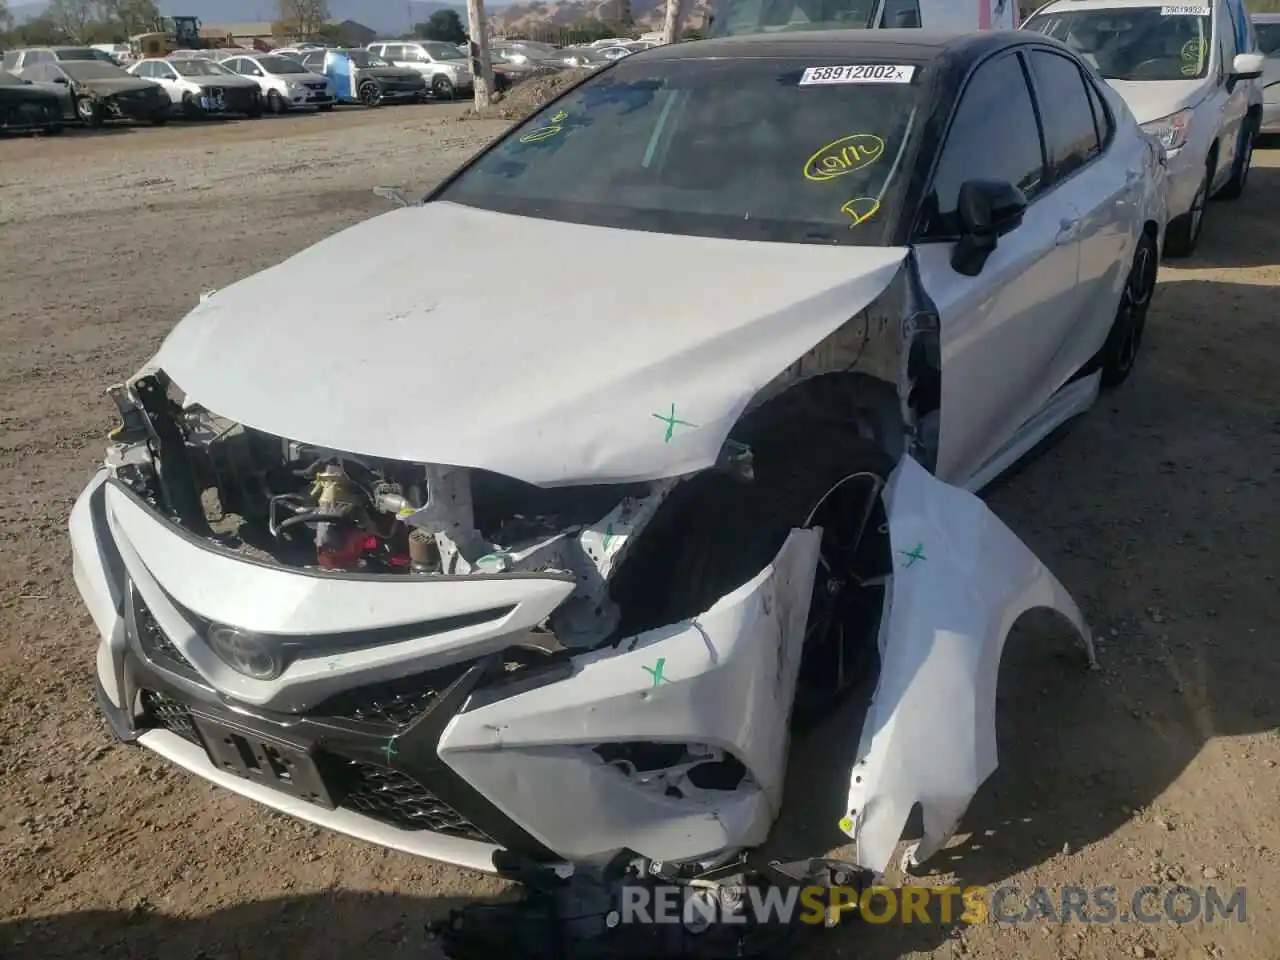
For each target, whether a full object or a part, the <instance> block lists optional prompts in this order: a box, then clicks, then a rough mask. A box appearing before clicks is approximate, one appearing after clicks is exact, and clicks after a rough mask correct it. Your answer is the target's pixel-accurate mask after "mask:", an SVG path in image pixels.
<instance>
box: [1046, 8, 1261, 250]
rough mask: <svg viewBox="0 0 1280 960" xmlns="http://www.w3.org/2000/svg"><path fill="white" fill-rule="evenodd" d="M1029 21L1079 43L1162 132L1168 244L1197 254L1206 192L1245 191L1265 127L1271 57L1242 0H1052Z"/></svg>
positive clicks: (1149, 125)
mask: <svg viewBox="0 0 1280 960" xmlns="http://www.w3.org/2000/svg"><path fill="white" fill-rule="evenodd" d="M1023 26H1024V28H1025V29H1027V30H1036V31H1038V32H1040V33H1043V34H1046V35H1047V36H1050V37H1053V38H1055V39H1057V40H1061V41H1063V42H1064V43H1066V44H1067V45H1068V46H1070V47H1071V48H1072V49H1074V50H1075V51H1076V53H1078V54H1079V55H1080V56H1081V58H1083V59H1084V60H1085V61H1086V62H1088V63H1089V64H1090V65H1091V66H1092V67H1093V68H1094V69H1096V70H1097V71H1098V73H1099V74H1100V75H1101V76H1102V77H1103V79H1105V80H1106V81H1107V83H1109V84H1110V85H1111V86H1112V87H1114V88H1115V90H1116V91H1117V92H1118V93H1119V94H1120V96H1122V97H1123V98H1124V100H1125V102H1126V103H1127V104H1128V105H1129V109H1131V110H1132V111H1133V113H1134V115H1135V116H1136V117H1137V118H1138V122H1139V123H1141V124H1142V125H1143V128H1144V129H1146V130H1147V132H1149V133H1152V134H1154V135H1155V136H1158V137H1159V138H1160V140H1161V142H1162V143H1163V144H1164V146H1165V150H1166V151H1167V153H1168V163H1169V218H1170V220H1169V230H1168V233H1167V235H1166V239H1165V252H1166V253H1168V254H1169V255H1170V256H1186V255H1187V254H1189V253H1191V252H1192V250H1194V249H1195V246H1196V242H1197V241H1198V240H1199V239H1200V228H1201V226H1202V224H1203V222H1204V210H1205V206H1206V204H1207V203H1208V201H1209V200H1210V199H1211V198H1214V197H1219V198H1221V199H1224V200H1229V199H1234V198H1236V197H1238V196H1240V193H1241V191H1243V190H1244V186H1245V181H1246V180H1247V179H1248V176H1249V168H1250V165H1251V163H1252V161H1253V144H1254V141H1255V140H1256V139H1257V136H1258V132H1259V131H1260V130H1261V128H1262V90H1261V85H1260V84H1259V83H1258V78H1259V77H1260V76H1261V75H1262V68H1263V57H1262V55H1261V54H1260V53H1259V52H1258V41H1257V37H1256V35H1255V33H1254V29H1253V24H1252V23H1251V22H1250V19H1249V14H1248V12H1247V11H1246V10H1245V8H1244V0H1199V2H1192V3H1189V4H1161V3H1159V2H1158V0H1054V2H1052V3H1049V4H1047V5H1046V6H1044V7H1041V8H1040V9H1039V10H1037V11H1036V12H1035V13H1034V14H1032V15H1031V16H1030V17H1029V18H1028V19H1027V21H1026V23H1025V24H1023Z"/></svg>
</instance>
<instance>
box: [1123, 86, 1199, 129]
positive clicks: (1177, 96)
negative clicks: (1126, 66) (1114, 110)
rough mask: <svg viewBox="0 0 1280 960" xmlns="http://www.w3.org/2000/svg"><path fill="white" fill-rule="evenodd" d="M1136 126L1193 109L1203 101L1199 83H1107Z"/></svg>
mask: <svg viewBox="0 0 1280 960" xmlns="http://www.w3.org/2000/svg"><path fill="white" fill-rule="evenodd" d="M1107 83H1108V84H1109V85H1110V86H1111V88H1112V89H1113V90H1115V91H1116V93H1118V94H1120V96H1121V97H1123V98H1124V102H1125V103H1127V104H1128V105H1129V109H1130V110H1132V111H1133V115H1134V117H1135V118H1136V119H1137V121H1138V122H1139V123H1150V122H1151V121H1152V120H1160V119H1163V118H1164V117H1167V116H1169V115H1170V114H1173V113H1177V112H1178V111H1179V110H1185V109H1186V108H1187V107H1194V106H1195V105H1196V104H1197V103H1199V102H1200V101H1201V100H1202V99H1203V98H1204V90H1205V82H1204V81H1203V80H1141V81H1139V80H1108V81H1107Z"/></svg>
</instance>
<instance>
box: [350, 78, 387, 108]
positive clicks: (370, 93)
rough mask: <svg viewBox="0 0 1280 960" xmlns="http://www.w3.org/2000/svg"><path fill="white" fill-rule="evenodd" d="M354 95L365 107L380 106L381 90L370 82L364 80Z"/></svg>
mask: <svg viewBox="0 0 1280 960" xmlns="http://www.w3.org/2000/svg"><path fill="white" fill-rule="evenodd" d="M356 95H357V96H358V97H359V98H360V102H361V103H362V104H364V105H365V106H366V107H380V106H382V88H381V87H379V86H378V85H377V84H376V83H374V82H373V81H372V80H366V81H365V82H364V83H362V84H360V89H358V90H357V91H356Z"/></svg>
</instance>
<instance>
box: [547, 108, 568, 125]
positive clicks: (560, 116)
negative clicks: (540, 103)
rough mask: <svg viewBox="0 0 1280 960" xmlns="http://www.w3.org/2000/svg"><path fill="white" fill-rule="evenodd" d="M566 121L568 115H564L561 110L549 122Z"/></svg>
mask: <svg viewBox="0 0 1280 960" xmlns="http://www.w3.org/2000/svg"><path fill="white" fill-rule="evenodd" d="M568 119H569V115H568V114H567V113H565V112H564V111H563V110H561V111H560V112H559V113H557V114H556V115H555V116H554V117H552V118H551V122H552V123H562V122H563V121H565V120H568Z"/></svg>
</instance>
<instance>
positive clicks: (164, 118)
mask: <svg viewBox="0 0 1280 960" xmlns="http://www.w3.org/2000/svg"><path fill="white" fill-rule="evenodd" d="M168 122H169V115H168V114H167V113H157V114H155V115H154V116H153V117H152V118H151V125H152V126H153V127H163V126H164V125H165V124H166V123H168Z"/></svg>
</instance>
